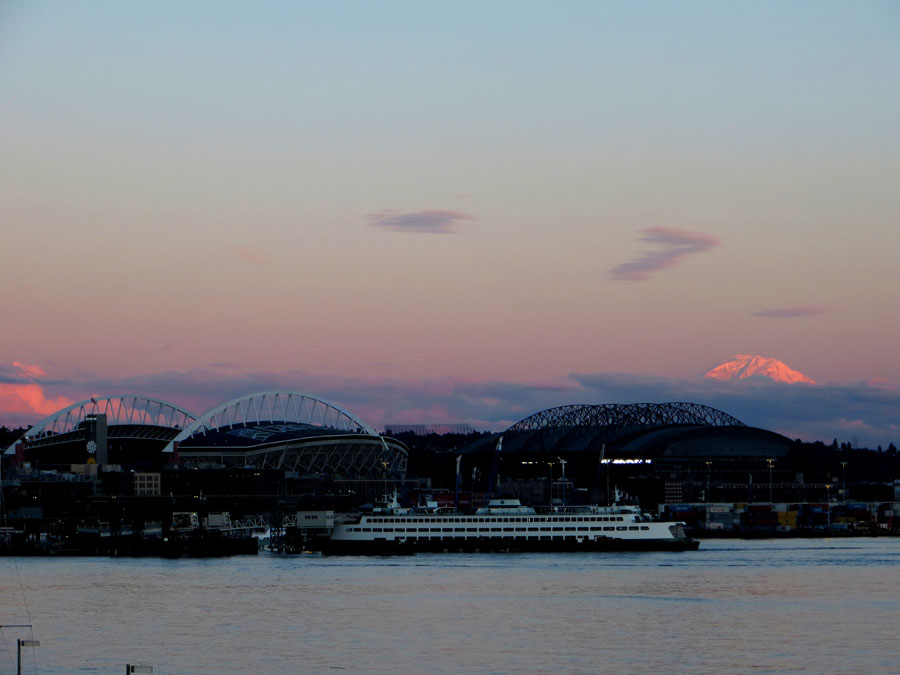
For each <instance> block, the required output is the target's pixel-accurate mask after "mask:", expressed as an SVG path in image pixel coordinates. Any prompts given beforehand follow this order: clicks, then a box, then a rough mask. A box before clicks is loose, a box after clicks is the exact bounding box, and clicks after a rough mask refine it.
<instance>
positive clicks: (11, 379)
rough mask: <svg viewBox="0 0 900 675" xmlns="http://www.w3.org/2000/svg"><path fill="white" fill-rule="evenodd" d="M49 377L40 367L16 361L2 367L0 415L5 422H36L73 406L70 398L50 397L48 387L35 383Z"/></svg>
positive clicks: (0, 370) (0, 367)
mask: <svg viewBox="0 0 900 675" xmlns="http://www.w3.org/2000/svg"><path fill="white" fill-rule="evenodd" d="M44 377H47V371H46V370H44V369H43V368H41V367H40V366H38V365H34V364H26V363H21V362H19V361H13V362H12V363H10V364H9V365H7V366H2V365H0V415H2V418H3V419H10V420H21V421H33V420H35V419H36V418H39V417H44V416H46V415H49V414H51V413H53V412H55V411H57V410H59V409H60V408H65V407H66V406H69V405H71V404H72V403H73V401H72V400H71V399H69V398H68V397H67V396H63V395H56V396H47V394H46V393H45V390H44V388H45V386H46V385H45V384H42V383H40V382H35V381H34V380H37V379H39V378H44ZM2 423H3V422H2V420H0V424H2Z"/></svg>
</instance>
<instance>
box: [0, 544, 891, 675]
mask: <svg viewBox="0 0 900 675" xmlns="http://www.w3.org/2000/svg"><path fill="white" fill-rule="evenodd" d="M4 568H5V569H4ZM0 571H3V573H4V577H5V578H4V579H3V580H2V584H0V624H14V623H31V624H33V625H34V629H33V632H28V631H27V630H23V629H9V628H4V629H2V631H0V638H2V643H0V673H7V672H15V657H16V654H15V650H16V638H17V637H22V638H32V639H37V640H40V642H41V646H40V647H37V648H34V649H26V650H25V652H24V653H23V663H24V667H23V672H25V673H48V674H49V673H52V674H64V673H66V674H67V673H109V674H111V675H112V674H114V673H116V674H118V673H122V672H124V669H125V665H126V664H128V663H132V664H134V663H143V664H148V665H152V667H153V672H154V674H156V675H160V674H165V673H196V674H209V675H212V674H217V675H218V674H223V673H337V672H342V671H343V672H348V673H659V674H662V673H716V672H718V673H721V672H733V673H867V674H869V673H896V672H900V539H896V538H877V539H863V538H858V539H814V540H813V539H796V540H777V541H776V540H759V541H743V540H727V541H725V540H720V541H706V542H703V544H702V545H701V549H700V551H697V552H685V553H635V554H629V553H612V554H472V555H463V554H428V555H418V556H410V557H394V558H365V557H357V558H323V557H319V556H314V555H303V556H293V557H282V556H276V555H269V554H262V555H260V556H259V557H258V558H253V557H236V558H229V559H215V560H160V559H147V558H144V559H108V558H6V559H0Z"/></svg>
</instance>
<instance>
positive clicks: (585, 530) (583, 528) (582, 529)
mask: <svg viewBox="0 0 900 675" xmlns="http://www.w3.org/2000/svg"><path fill="white" fill-rule="evenodd" d="M590 529H591V528H589V527H579V528H578V531H579V532H587V531H588V530H590Z"/></svg>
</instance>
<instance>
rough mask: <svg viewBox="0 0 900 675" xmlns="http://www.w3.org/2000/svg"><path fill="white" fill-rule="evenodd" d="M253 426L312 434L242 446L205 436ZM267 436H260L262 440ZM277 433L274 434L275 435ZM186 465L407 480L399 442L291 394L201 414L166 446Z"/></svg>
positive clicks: (266, 395)
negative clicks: (214, 442)
mask: <svg viewBox="0 0 900 675" xmlns="http://www.w3.org/2000/svg"><path fill="white" fill-rule="evenodd" d="M255 424H263V425H268V426H267V427H265V428H264V429H263V431H264V432H267V431H273V432H278V431H286V432H290V431H291V430H292V429H293V428H294V427H297V426H299V425H302V426H305V427H308V428H309V430H310V433H303V432H302V431H300V433H299V434H298V435H297V436H295V437H289V438H284V437H283V436H281V437H279V440H274V441H273V442H271V443H267V442H265V439H264V438H261V442H259V443H257V444H254V445H251V446H244V447H230V448H225V447H211V446H209V445H206V444H205V442H204V437H205V436H209V435H210V434H211V433H213V432H228V431H233V430H234V429H236V428H242V427H244V428H245V427H248V426H252V425H255ZM264 435H265V434H264V433H263V434H262V436H264ZM274 435H275V434H274V433H273V436H274ZM175 450H177V451H178V454H179V456H180V458H181V459H182V460H184V461H204V460H205V461H211V460H212V461H214V460H215V459H218V460H219V461H221V462H223V463H230V464H235V463H240V464H242V465H243V466H253V467H258V468H264V469H283V470H286V471H296V472H298V473H299V474H301V475H307V476H309V475H335V474H340V475H350V476H357V477H362V478H376V477H377V478H381V477H384V476H387V475H391V476H397V475H405V473H406V467H407V457H408V453H407V450H406V446H404V445H403V444H402V443H400V442H399V441H395V440H393V439H388V438H383V437H382V436H380V435H379V434H378V432H376V431H375V429H373V428H372V427H371V426H369V425H368V424H366V423H365V422H364V421H362V420H361V419H360V418H359V417H357V416H356V415H354V414H353V413H351V412H349V411H347V410H345V409H343V408H341V407H339V406H337V405H334V404H333V403H330V402H328V401H326V400H324V399H321V398H318V397H316V396H311V395H309V394H304V393H300V392H292V391H269V392H261V393H256V394H249V395H247V396H241V397H239V398H236V399H234V400H232V401H229V402H228V403H224V404H222V405H221V406H219V407H217V408H214V409H212V410H210V411H209V412H207V413H204V414H203V415H201V416H200V417H199V418H197V419H196V420H195V421H194V422H193V423H192V424H191V425H189V426H187V427H185V428H184V429H183V430H182V431H181V433H179V434H178V436H176V437H175V438H174V439H172V441H171V442H170V443H169V444H168V445H167V446H166V448H165V450H164V451H165V452H174V451H175Z"/></svg>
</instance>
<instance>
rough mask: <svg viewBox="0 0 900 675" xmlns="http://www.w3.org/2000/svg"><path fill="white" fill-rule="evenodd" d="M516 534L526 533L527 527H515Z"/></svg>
mask: <svg viewBox="0 0 900 675" xmlns="http://www.w3.org/2000/svg"><path fill="white" fill-rule="evenodd" d="M516 532H528V528H527V527H517V528H516Z"/></svg>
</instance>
